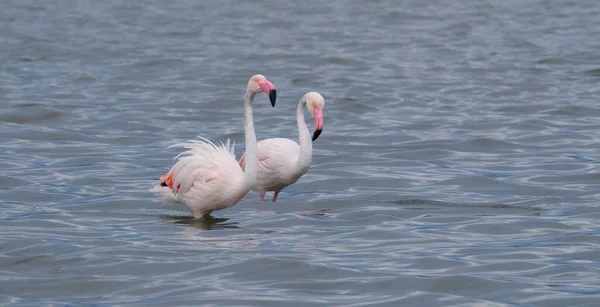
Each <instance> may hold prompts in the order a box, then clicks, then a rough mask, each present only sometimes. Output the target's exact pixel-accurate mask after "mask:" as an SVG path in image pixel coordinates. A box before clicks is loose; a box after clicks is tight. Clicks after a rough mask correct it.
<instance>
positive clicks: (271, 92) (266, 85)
mask: <svg viewBox="0 0 600 307" xmlns="http://www.w3.org/2000/svg"><path fill="white" fill-rule="evenodd" d="M258 86H260V89H261V90H263V92H265V94H267V95H268V96H269V100H270V101H271V106H273V107H275V100H277V90H275V85H274V84H273V83H271V81H269V80H267V79H264V80H261V81H259V82H258Z"/></svg>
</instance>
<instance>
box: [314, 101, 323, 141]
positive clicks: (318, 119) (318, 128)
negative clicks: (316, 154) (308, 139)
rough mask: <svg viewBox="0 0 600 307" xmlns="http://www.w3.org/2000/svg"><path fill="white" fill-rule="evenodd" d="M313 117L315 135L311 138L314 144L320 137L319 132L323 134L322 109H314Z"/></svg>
mask: <svg viewBox="0 0 600 307" xmlns="http://www.w3.org/2000/svg"><path fill="white" fill-rule="evenodd" d="M313 117H314V118H315V133H314V134H313V136H312V140H313V142H314V141H315V140H316V139H317V138H318V137H319V135H321V132H323V109H317V108H315V110H314V111H313Z"/></svg>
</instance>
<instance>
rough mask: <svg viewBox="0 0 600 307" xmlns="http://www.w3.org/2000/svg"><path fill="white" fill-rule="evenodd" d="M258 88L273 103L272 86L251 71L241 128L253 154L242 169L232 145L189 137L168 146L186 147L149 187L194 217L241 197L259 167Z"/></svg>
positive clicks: (201, 215)
mask: <svg viewBox="0 0 600 307" xmlns="http://www.w3.org/2000/svg"><path fill="white" fill-rule="evenodd" d="M260 92H265V93H266V94H267V95H269V100H270V101H271V105H272V106H273V107H274V106H275V100H276V97H277V92H276V90H275V86H274V85H273V83H271V82H270V81H269V80H267V79H266V78H265V77H264V76H263V75H254V76H252V78H250V80H249V81H248V87H247V89H246V96H245V98H244V131H245V139H246V154H247V155H248V157H253V159H251V160H250V162H249V163H248V165H247V166H246V168H245V170H242V168H240V166H239V164H238V162H237V161H236V159H235V155H234V152H233V145H231V146H230V142H229V140H227V143H226V144H223V143H221V145H215V144H214V143H212V142H210V141H209V140H207V139H204V138H201V140H194V141H188V142H186V143H181V144H175V145H172V146H170V147H183V148H186V149H187V151H185V152H183V153H181V154H179V155H178V156H177V157H175V159H178V161H177V163H175V165H173V167H172V168H171V170H170V171H169V172H168V173H167V174H165V175H163V176H161V177H160V181H159V182H158V185H156V186H155V187H154V188H153V189H152V191H154V192H157V193H158V194H160V195H162V196H163V197H164V199H165V200H166V201H176V202H180V203H183V204H185V206H186V207H187V208H188V210H189V211H190V212H191V213H192V214H193V215H194V218H201V217H203V216H206V215H209V214H210V213H211V212H213V211H215V210H221V209H225V208H230V207H232V206H233V205H235V204H236V203H238V202H239V201H240V199H242V197H244V195H246V194H247V193H248V192H249V191H250V189H251V188H252V186H253V185H254V183H255V180H256V174H257V170H258V158H257V145H256V135H255V133H254V122H253V116H252V101H253V100H254V96H255V95H256V94H258V93H260Z"/></svg>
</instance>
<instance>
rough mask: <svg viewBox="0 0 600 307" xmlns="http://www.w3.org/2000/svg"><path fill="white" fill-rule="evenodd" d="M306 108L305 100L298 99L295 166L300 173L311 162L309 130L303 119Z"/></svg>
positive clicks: (304, 170) (302, 172)
mask: <svg viewBox="0 0 600 307" xmlns="http://www.w3.org/2000/svg"><path fill="white" fill-rule="evenodd" d="M305 108H306V101H305V100H304V99H300V101H299V102H298V108H297V109H296V120H297V122H298V144H300V155H299V156H298V160H296V167H297V168H298V171H299V172H300V173H301V174H306V172H308V168H309V167H310V163H311V162H312V139H311V137H310V132H309V131H308V127H307V126H306V121H305V120H304V109H305Z"/></svg>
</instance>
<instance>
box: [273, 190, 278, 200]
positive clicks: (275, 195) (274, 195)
mask: <svg viewBox="0 0 600 307" xmlns="http://www.w3.org/2000/svg"><path fill="white" fill-rule="evenodd" d="M277 195H279V192H275V194H273V202H276V201H277Z"/></svg>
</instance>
